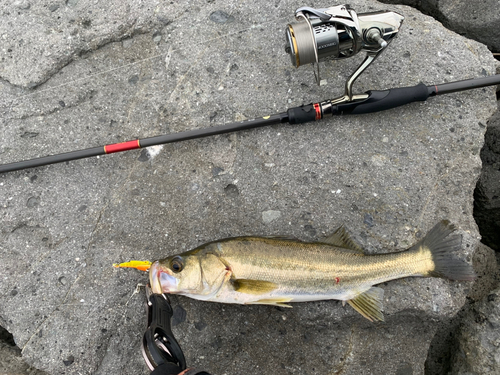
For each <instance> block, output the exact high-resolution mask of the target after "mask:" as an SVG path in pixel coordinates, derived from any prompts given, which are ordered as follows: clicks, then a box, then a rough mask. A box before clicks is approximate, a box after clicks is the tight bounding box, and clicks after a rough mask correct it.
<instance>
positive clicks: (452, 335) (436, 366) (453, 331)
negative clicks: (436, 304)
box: [425, 244, 500, 375]
mask: <svg viewBox="0 0 500 375" xmlns="http://www.w3.org/2000/svg"><path fill="white" fill-rule="evenodd" d="M496 255H497V253H496V252H495V251H494V250H492V249H491V248H489V247H487V246H486V245H483V244H479V246H478V247H477V249H476V251H475V252H474V256H473V259H472V262H473V264H474V269H475V270H476V274H477V281H476V282H475V283H474V285H473V287H472V288H471V289H470V291H469V293H468V295H467V303H466V304H465V305H464V307H463V308H462V309H461V310H460V311H459V312H458V313H457V315H456V316H454V317H453V318H452V319H450V320H448V321H446V320H445V321H443V322H442V323H441V324H440V326H439V328H438V330H437V331H436V334H435V335H434V338H433V339H432V341H431V344H430V347H429V353H428V356H427V360H426V361H425V374H426V375H449V374H454V373H453V372H451V369H452V366H453V364H454V357H455V353H456V352H457V350H458V348H457V340H458V339H457V335H458V332H459V329H460V325H461V324H462V322H463V321H464V320H465V319H467V318H468V317H469V316H470V309H471V306H474V302H478V301H481V300H482V299H483V298H485V297H487V296H488V295H489V294H490V292H491V291H492V290H493V289H495V288H496V287H498V285H499V281H500V272H499V269H498V264H497V259H496Z"/></svg>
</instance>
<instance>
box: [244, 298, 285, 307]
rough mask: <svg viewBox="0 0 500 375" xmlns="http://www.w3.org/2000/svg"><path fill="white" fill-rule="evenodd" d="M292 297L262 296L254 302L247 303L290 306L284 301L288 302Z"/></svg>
mask: <svg viewBox="0 0 500 375" xmlns="http://www.w3.org/2000/svg"><path fill="white" fill-rule="evenodd" d="M291 300H292V298H289V297H281V298H280V297H276V298H263V299H259V300H258V301H254V302H247V303H246V304H247V305H273V306H281V307H290V308H291V307H292V306H290V305H287V304H286V302H290V301H291Z"/></svg>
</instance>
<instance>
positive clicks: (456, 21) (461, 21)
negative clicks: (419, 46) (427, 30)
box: [382, 0, 500, 52]
mask: <svg viewBox="0 0 500 375" xmlns="http://www.w3.org/2000/svg"><path fill="white" fill-rule="evenodd" d="M382 2H384V3H388V4H405V5H410V6H413V7H416V8H418V9H420V10H421V11H422V12H424V13H426V14H429V15H431V16H433V17H434V18H436V19H437V20H438V21H440V22H442V23H443V24H444V26H446V27H448V28H449V29H450V30H453V31H455V32H457V33H459V34H461V35H464V36H466V37H467V38H470V39H474V40H477V41H478V42H481V43H484V44H485V45H487V46H488V48H489V49H490V50H492V51H496V52H500V12H499V11H498V8H499V4H498V1H497V0H485V1H469V0H382ZM424 40H425V38H424Z"/></svg>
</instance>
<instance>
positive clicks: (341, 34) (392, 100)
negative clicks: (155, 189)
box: [0, 5, 500, 173]
mask: <svg viewBox="0 0 500 375" xmlns="http://www.w3.org/2000/svg"><path fill="white" fill-rule="evenodd" d="M275 21H276V19H273V20H272V21H269V22H275ZM403 21H404V17H403V16H402V15H401V14H399V13H397V12H393V11H383V12H368V13H360V14H358V13H356V12H355V11H354V10H353V9H352V8H350V7H349V6H348V5H339V6H333V7H330V8H327V9H315V8H311V7H302V8H299V9H297V11H296V12H295V22H291V23H289V24H288V25H287V27H286V41H287V47H286V49H285V50H286V52H287V53H288V54H289V55H290V59H291V63H292V64H293V65H294V66H295V67H299V66H300V65H303V64H304V58H305V63H310V64H313V65H315V66H316V69H315V78H316V82H317V83H318V85H319V84H320V81H321V78H320V71H319V62H320V61H323V60H325V59H336V60H342V59H346V58H350V57H352V56H355V55H356V54H358V53H360V52H365V53H366V55H365V58H364V60H363V61H362V62H361V64H360V65H359V66H358V67H357V68H356V69H355V70H354V72H353V73H352V74H351V75H350V77H349V78H348V79H347V81H346V83H345V92H344V95H342V96H340V97H337V98H334V99H328V100H324V101H322V102H316V103H311V104H308V105H304V106H300V107H295V108H289V109H288V110H287V111H286V112H281V113H275V114H272V115H268V116H264V117H261V118H255V119H250V120H244V121H240V122H233V123H229V124H224V125H219V126H213V127H209V128H202V129H193V130H188V131H183V132H178V133H170V134H166V135H160V136H155V137H150V138H144V139H134V140H131V141H126V142H121V143H114V144H107V145H104V146H98V147H93V148H89V149H83V150H77V151H70V152H66V153H63V154H55V155H49V156H44V157H40V158H37V159H31V160H24V161H20V162H13V163H9V164H4V165H0V173H4V172H10V171H16V170H21V169H26V168H34V167H38V166H43V165H48V164H54V163H60V162H64V161H70V160H77V159H83V158H89V157H94V156H99V155H105V154H110V153H115V152H122V151H128V150H134V149H139V148H146V147H150V146H156V145H162V144H166V143H173V142H180V141H185V140H190V139H197V138H203V137H207V136H212V135H218V134H226V133H230V132H235V131H240V130H248V129H254V128H257V127H264V126H269V125H276V124H285V123H288V124H292V125H294V124H303V123H307V122H312V121H318V120H321V119H323V118H325V117H329V116H336V115H347V114H354V115H359V114H366V113H373V112H379V111H384V110H388V109H392V108H396V107H399V106H402V105H406V104H409V103H413V102H416V101H426V100H427V99H428V98H429V97H433V96H437V95H442V94H448V93H453V92H458V91H464V90H471V89H476V88H480V87H486V86H492V85H497V84H499V83H500V75H494V76H487V77H482V78H476V79H469V80H462V81H456V82H448V83H443V84H436V85H430V86H426V85H425V84H423V83H420V84H418V85H416V86H411V87H397V88H392V89H388V90H370V91H366V92H364V93H361V94H355V93H354V92H353V84H354V82H355V81H356V79H357V78H358V77H359V76H360V75H361V74H362V73H363V72H364V71H365V70H366V69H367V68H368V67H369V66H370V65H371V64H372V63H373V62H374V61H375V59H376V58H377V57H378V56H379V55H380V54H381V53H382V52H383V51H385V50H386V48H387V47H388V46H389V44H390V43H391V42H392V41H393V39H394V38H395V37H396V36H397V34H398V33H399V30H400V28H401V25H402V23H403ZM269 22H267V23H269ZM261 25H262V24H261ZM254 27H255V26H254ZM246 30H249V28H245V29H244V31H246ZM227 35H228V34H225V35H224V37H226V36H227ZM230 35H234V33H233V34H230ZM217 39H220V37H218V38H212V40H217ZM205 43H206V41H205ZM178 50H179V49H178ZM312 52H314V56H313V53H312ZM167 54H168V52H167ZM158 56H166V54H165V53H162V54H161V55H158ZM158 56H157V57H158ZM198 56H199V55H198ZM152 58H154V57H149V58H147V59H143V62H144V61H147V60H151V59H152ZM196 61H198V60H196ZM136 64H137V63H136ZM192 66H194V64H191V65H190V67H189V69H188V71H187V72H186V73H185V74H184V75H183V76H182V77H181V79H180V80H177V85H176V86H175V88H174V92H175V89H176V88H177V87H178V85H179V84H180V82H181V81H182V80H183V79H184V78H185V77H186V76H188V73H189V71H190V69H191V67H192ZM117 69H120V68H115V69H113V70H117ZM121 69H124V68H123V67H121ZM113 70H108V71H113ZM100 74H102V73H100ZM174 92H172V94H171V97H172V95H173V93H174ZM170 99H171V98H170ZM169 101H170V100H169ZM169 101H168V102H169Z"/></svg>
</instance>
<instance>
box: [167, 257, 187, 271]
mask: <svg viewBox="0 0 500 375" xmlns="http://www.w3.org/2000/svg"><path fill="white" fill-rule="evenodd" d="M170 268H171V269H172V271H174V272H175V273H178V272H181V271H182V269H183V268H184V262H183V261H182V258H181V257H175V258H174V259H172V260H171V261H170Z"/></svg>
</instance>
